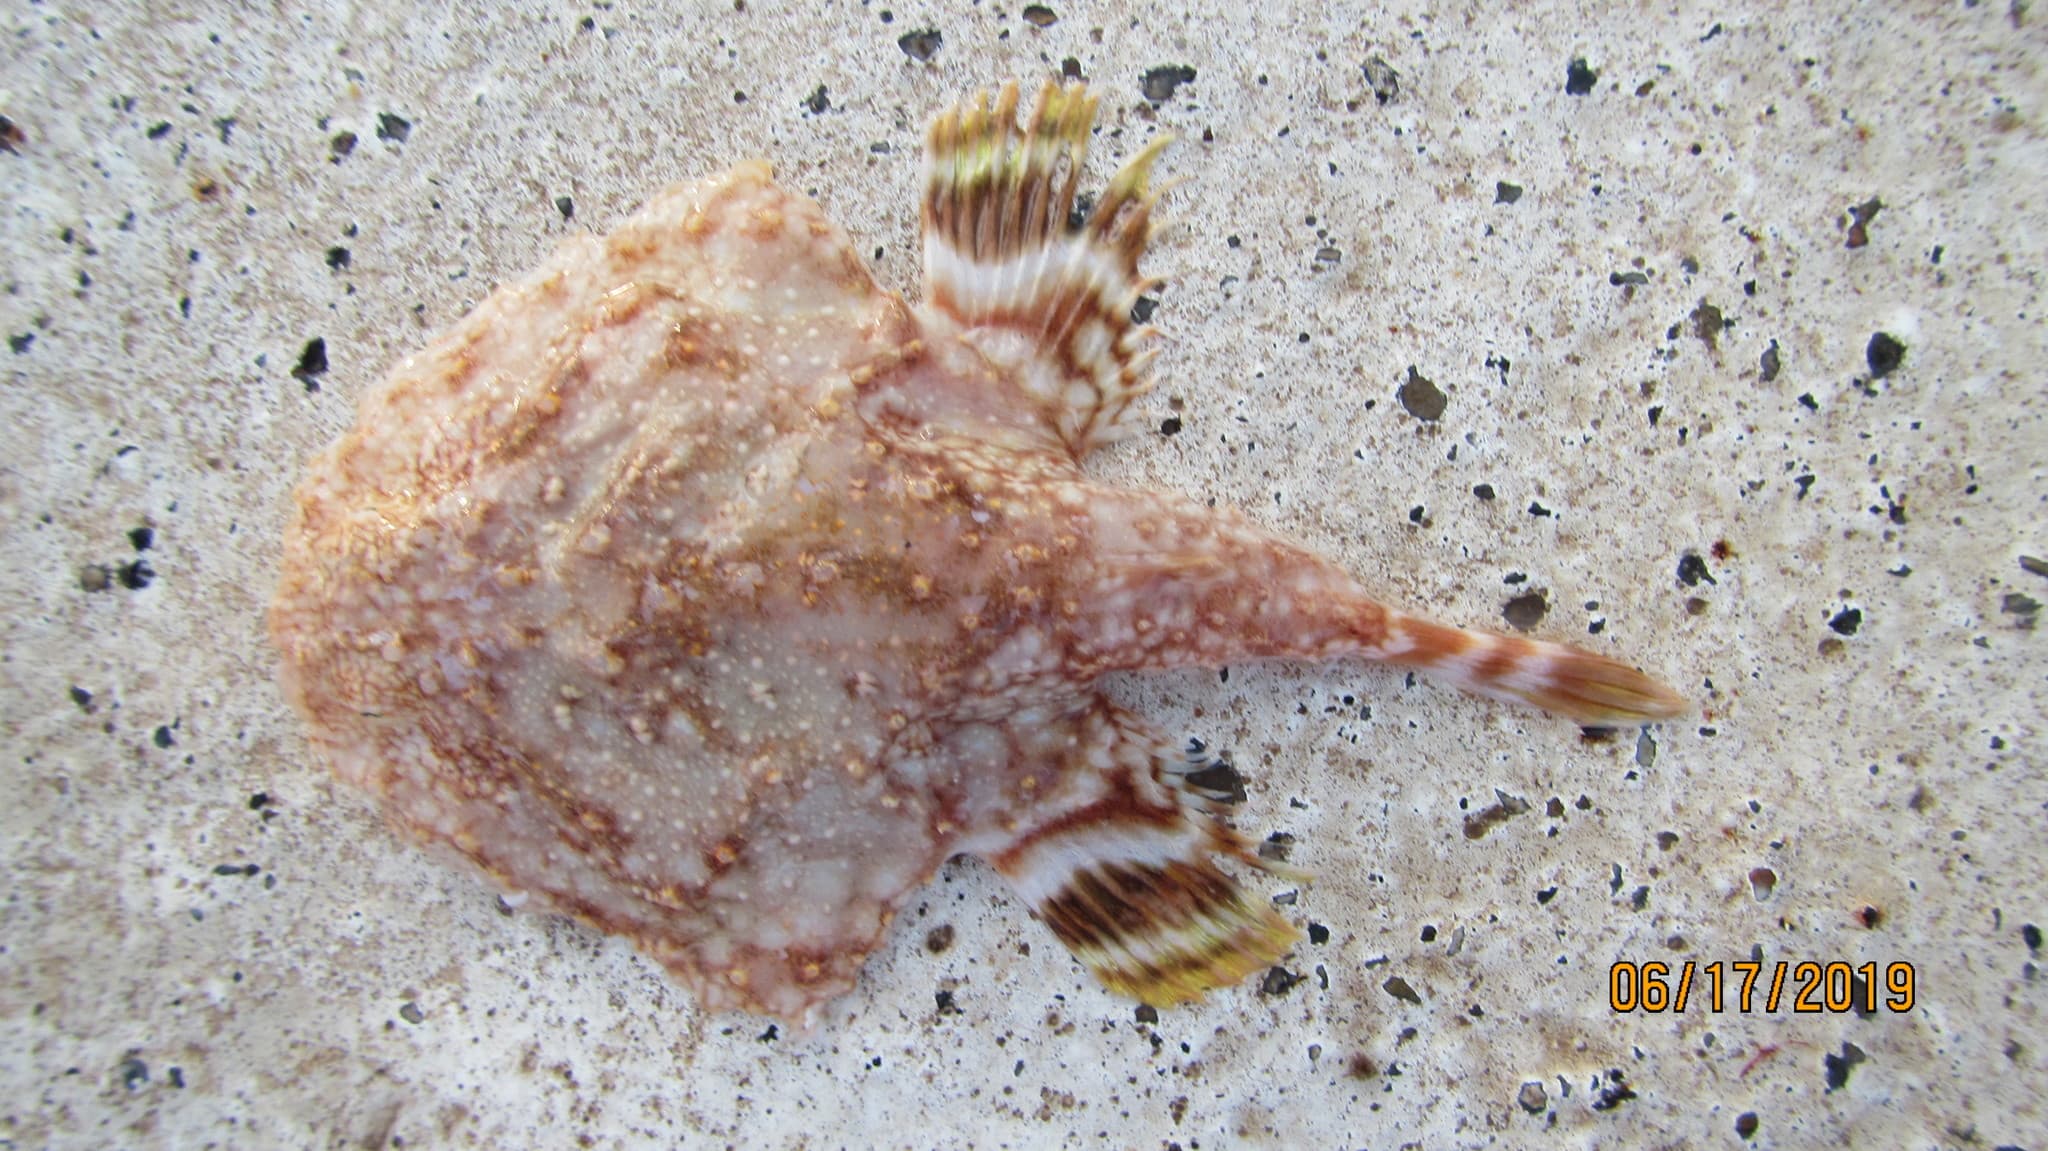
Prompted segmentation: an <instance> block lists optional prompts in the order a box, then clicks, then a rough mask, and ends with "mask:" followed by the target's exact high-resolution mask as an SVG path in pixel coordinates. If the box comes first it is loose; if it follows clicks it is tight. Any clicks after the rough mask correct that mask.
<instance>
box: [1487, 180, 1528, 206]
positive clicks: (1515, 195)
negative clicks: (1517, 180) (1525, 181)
mask: <svg viewBox="0 0 2048 1151" xmlns="http://www.w3.org/2000/svg"><path fill="white" fill-rule="evenodd" d="M1521 198H1522V186H1521V185H1520V184H1510V183H1508V182H1507V181H1506V180H1495V181H1494V182H1493V202H1494V203H1496V204H1512V203H1514V202H1515V201H1516V200H1519V199H1521Z"/></svg>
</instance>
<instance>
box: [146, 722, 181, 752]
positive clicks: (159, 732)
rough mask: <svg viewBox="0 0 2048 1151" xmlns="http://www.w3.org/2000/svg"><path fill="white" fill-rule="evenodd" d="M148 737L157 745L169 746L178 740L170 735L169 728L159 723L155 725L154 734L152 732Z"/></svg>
mask: <svg viewBox="0 0 2048 1151" xmlns="http://www.w3.org/2000/svg"><path fill="white" fill-rule="evenodd" d="M150 738H151V739H152V740H153V741H154V742H155V743H156V745H157V746H158V747H170V746H171V745H173V744H175V743H177V742H178V741H177V739H176V738H175V737H173V736H172V735H171V729H170V728H168V727H164V726H161V725H159V726H158V727H157V729H156V734H154V735H153V736H151V737H150Z"/></svg>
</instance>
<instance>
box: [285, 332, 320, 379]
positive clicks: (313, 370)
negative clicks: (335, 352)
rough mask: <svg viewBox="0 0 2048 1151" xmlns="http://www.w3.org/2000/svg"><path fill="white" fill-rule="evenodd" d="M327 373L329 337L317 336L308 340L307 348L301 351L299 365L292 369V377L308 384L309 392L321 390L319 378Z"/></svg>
mask: <svg viewBox="0 0 2048 1151" xmlns="http://www.w3.org/2000/svg"><path fill="white" fill-rule="evenodd" d="M326 374H327V339H326V337H324V336H315V337H313V338H312V339H310V340H307V341H306V347H305V350H304V351H302V352H300V353H299V363H298V366H297V367H295V368H293V369H292V378H293V379H296V380H298V381H299V382H300V383H302V384H304V385H306V390H307V391H309V392H317V391H319V390H320V384H319V379H320V377H321V376H324V375H326Z"/></svg>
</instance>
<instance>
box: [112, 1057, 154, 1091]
mask: <svg viewBox="0 0 2048 1151" xmlns="http://www.w3.org/2000/svg"><path fill="white" fill-rule="evenodd" d="M118 1074H119V1075H120V1076H121V1086H123V1087H126V1088H127V1089H128V1090H130V1091H140V1090H142V1089H143V1088H144V1087H147V1086H149V1064H147V1063H144V1062H143V1061H142V1060H140V1059H138V1058H136V1057H135V1056H133V1055H130V1056H129V1057H128V1058H126V1059H123V1060H121V1065H120V1068H119V1069H118Z"/></svg>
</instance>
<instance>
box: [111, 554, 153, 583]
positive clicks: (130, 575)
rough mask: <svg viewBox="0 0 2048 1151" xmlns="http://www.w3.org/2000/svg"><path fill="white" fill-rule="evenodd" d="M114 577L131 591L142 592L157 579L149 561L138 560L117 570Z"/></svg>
mask: <svg viewBox="0 0 2048 1151" xmlns="http://www.w3.org/2000/svg"><path fill="white" fill-rule="evenodd" d="M114 577H115V578H116V579H118V580H120V581H121V586H122V587H124V588H127V589H128V590H129V591H141V590H142V589H143V588H146V587H148V586H149V582H150V581H151V580H153V579H155V578H156V571H155V569H153V568H151V567H150V566H149V561H148V560H136V561H135V562H134V563H125V564H122V565H121V566H120V567H118V568H115V569H114Z"/></svg>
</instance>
